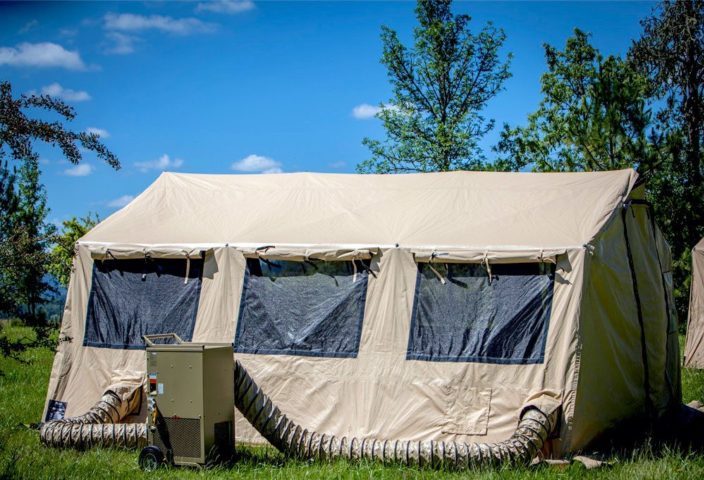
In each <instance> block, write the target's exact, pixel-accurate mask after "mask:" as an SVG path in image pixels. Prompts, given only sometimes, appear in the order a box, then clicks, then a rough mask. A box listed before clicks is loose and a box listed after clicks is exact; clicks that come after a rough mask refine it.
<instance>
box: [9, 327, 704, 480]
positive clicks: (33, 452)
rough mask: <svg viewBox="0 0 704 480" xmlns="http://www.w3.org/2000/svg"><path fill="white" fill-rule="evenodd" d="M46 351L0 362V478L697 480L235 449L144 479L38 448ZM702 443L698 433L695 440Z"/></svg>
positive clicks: (675, 474) (685, 467)
mask: <svg viewBox="0 0 704 480" xmlns="http://www.w3.org/2000/svg"><path fill="white" fill-rule="evenodd" d="M0 338H6V339H8V341H11V342H15V343H22V342H24V343H25V344H28V343H30V342H31V341H32V340H33V339H34V337H33V334H32V331H31V330H30V329H28V328H24V327H18V326H5V327H4V328H3V330H2V331H0ZM53 356H54V354H53V352H52V351H51V350H50V349H49V348H46V347H30V348H28V349H26V350H24V351H22V352H20V353H18V354H17V355H16V358H11V357H7V356H5V357H2V358H0V478H27V479H41V478H47V479H48V478H51V479H58V478H88V479H91V480H92V479H99V478H127V477H129V478H150V479H158V478H200V477H208V478H257V479H259V478H270V479H288V478H306V479H307V478H343V479H357V478H379V479H386V478H482V479H499V478H501V479H544V478H584V479H591V478H615V479H632V478H649V479H650V478H652V479H660V478H692V479H702V478H704V456H702V455H701V454H700V455H696V454H683V453H680V452H676V451H673V450H667V449H665V450H663V451H653V449H650V448H647V447H640V448H639V449H637V450H635V451H632V452H631V453H630V454H628V455H625V456H623V455H622V456H614V457H612V458H611V459H610V460H611V461H613V462H614V464H613V465H612V466H610V467H604V468H601V469H597V470H590V471H588V470H585V469H584V468H583V467H582V466H581V465H580V464H577V463H574V464H572V465H569V466H567V467H554V466H553V467H550V466H544V465H543V466H538V467H532V468H500V469H484V470H479V471H471V472H450V471H434V470H427V469H421V470H418V469H413V468H406V467H402V466H388V465H387V466H383V465H380V464H378V463H355V464H352V463H347V462H343V461H339V462H334V463H321V462H312V463H309V462H301V461H291V460H286V459H284V458H283V457H282V456H281V455H280V454H279V453H278V452H276V451H275V450H273V449H271V448H264V447H244V448H238V455H239V459H238V461H237V462H236V463H235V464H234V466H233V467H231V468H229V469H223V468H221V469H213V470H202V471H200V470H194V469H178V468H174V469H164V470H161V471H158V472H153V473H149V474H144V473H143V472H141V471H140V470H139V469H138V467H137V452H135V451H124V450H112V449H94V450H91V451H85V452H78V451H75V450H54V449H49V448H45V447H43V446H42V445H41V444H40V443H39V437H38V434H37V432H36V431H32V430H28V429H26V428H25V427H23V426H22V424H27V423H31V422H37V421H39V419H40V418H39V417H40V415H41V412H42V408H43V405H44V397H45V395H46V386H47V383H48V380H49V372H50V370H51V364H52V361H53ZM682 387H683V396H684V400H685V402H688V401H690V400H693V399H699V400H700V401H704V372H702V371H694V370H690V371H687V370H684V371H683V373H682ZM702 434H703V435H704V432H702Z"/></svg>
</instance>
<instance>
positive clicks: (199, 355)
mask: <svg viewBox="0 0 704 480" xmlns="http://www.w3.org/2000/svg"><path fill="white" fill-rule="evenodd" d="M160 339H172V340H173V341H174V342H175V343H169V344H166V343H155V341H157V340H160ZM144 340H145V342H146V344H147V376H148V382H149V392H148V397H147V398H148V406H149V414H148V417H147V441H148V444H149V446H147V447H146V448H144V449H143V450H142V452H141V453H140V458H139V464H140V466H141V467H142V468H143V469H145V470H152V469H154V468H157V467H158V466H159V465H161V464H162V463H167V464H171V465H191V466H202V465H205V464H209V463H215V462H219V461H222V460H226V459H228V458H230V457H231V455H232V452H233V450H234V431H233V428H234V379H233V374H234V361H233V356H232V345H230V344H209V343H187V342H183V341H182V340H181V339H180V338H179V337H178V336H177V335H175V334H164V335H146V336H144Z"/></svg>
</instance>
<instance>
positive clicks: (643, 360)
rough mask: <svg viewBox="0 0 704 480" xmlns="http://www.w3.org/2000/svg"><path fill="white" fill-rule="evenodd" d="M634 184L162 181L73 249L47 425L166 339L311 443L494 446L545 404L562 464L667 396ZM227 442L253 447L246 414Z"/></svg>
mask: <svg viewBox="0 0 704 480" xmlns="http://www.w3.org/2000/svg"><path fill="white" fill-rule="evenodd" d="M636 178H637V174H636V173H635V172H634V171H633V170H622V171H614V172H600V173H555V174H532V173H479V172H477V173H469V172H454V173H429V174H411V175H331V174H312V173H296V174H275V175H251V176H246V175H245V176H240V175H192V174H173V173H165V174H163V175H161V176H160V177H159V179H158V180H157V181H156V182H155V183H154V184H153V185H151V186H150V187H149V188H148V189H147V190H146V191H144V192H143V193H142V194H141V195H139V196H138V197H137V198H136V199H135V200H133V201H132V202H131V203H130V204H129V205H128V206H126V207H125V208H123V209H122V210H120V211H118V212H117V213H115V214H113V215H112V216H110V217H109V218H107V219H106V220H105V221H103V222H101V223H100V224H99V225H98V226H96V227H95V228H94V229H93V230H92V231H90V232H89V233H88V234H87V235H86V236H85V237H83V238H82V239H80V240H79V241H78V243H77V246H76V251H77V255H76V257H75V260H74V271H73V274H72V278H71V283H70V286H69V289H68V298H67V301H66V308H65V311H64V316H63V322H62V327H61V342H60V346H59V348H58V352H57V354H56V358H55V361H54V366H53V370H52V373H51V379H50V384H49V389H48V397H47V403H46V408H45V413H44V415H45V418H47V419H50V418H60V417H62V416H64V415H67V416H71V415H76V414H80V413H83V412H84V411H86V410H87V409H88V408H89V407H90V406H91V405H93V404H94V403H95V402H96V400H98V399H99V398H100V396H101V394H102V392H103V390H104V389H105V388H106V387H107V386H108V385H110V384H111V382H112V381H114V378H115V377H124V376H125V375H143V372H144V370H145V356H144V351H143V348H144V345H143V343H142V339H141V335H142V334H146V333H164V332H176V333H178V334H179V335H180V336H181V337H183V338H185V339H187V340H193V341H200V342H232V343H233V349H234V352H235V353H234V355H235V358H236V359H238V360H239V361H240V362H241V363H242V365H244V366H245V367H246V368H247V370H248V371H249V372H250V373H251V375H252V377H253V378H254V379H255V380H256V381H257V383H258V384H259V385H260V386H261V387H262V389H263V390H265V391H266V392H267V393H268V395H269V396H270V397H271V398H272V399H273V400H274V401H275V403H276V405H278V406H279V408H280V409H281V411H282V412H284V413H285V414H286V415H287V416H288V417H289V418H291V419H292V420H294V421H295V422H297V423H298V424H300V425H303V426H305V427H306V428H310V429H315V430H317V431H319V432H329V433H330V434H335V435H340V436H352V435H354V436H358V437H362V438H372V437H373V438H378V439H403V440H421V439H422V440H428V439H429V440H440V439H441V440H449V441H458V442H460V441H463V442H465V441H482V442H494V441H500V440H504V439H506V438H508V437H509V436H510V435H511V434H512V432H513V430H514V429H515V428H516V424H517V422H518V418H519V415H520V413H521V409H522V407H523V406H524V405H526V404H527V403H528V402H531V401H534V400H535V399H552V400H553V401H556V402H558V403H559V405H561V413H560V417H561V422H560V424H559V425H560V426H559V431H558V432H556V434H555V435H554V438H553V439H551V441H550V448H551V451H552V452H553V454H555V455H561V454H564V453H566V452H570V451H575V450H577V449H579V448H581V447H583V446H585V445H586V444H587V443H588V442H589V441H591V440H593V439H594V438H595V436H597V435H598V434H599V433H600V432H602V431H604V430H605V429H607V428H608V427H610V426H612V425H614V424H615V423H616V422H618V421H620V420H622V419H625V418H628V417H632V416H636V415H642V414H646V413H647V414H652V415H658V414H661V413H662V412H664V411H665V410H666V409H667V408H668V407H669V406H672V405H674V404H679V402H680V392H679V389H680V379H679V362H678V344H677V331H676V328H675V320H674V314H673V312H672V311H671V310H672V298H671V295H672V278H671V273H670V254H669V247H668V246H667V244H666V242H665V241H664V239H663V237H662V235H661V233H660V231H659V229H658V228H657V226H656V225H655V224H654V223H653V221H652V215H651V213H650V210H649V207H648V205H647V204H646V202H644V201H643V191H642V188H640V187H635V185H636ZM145 415H146V409H144V408H142V409H141V411H139V412H138V413H136V414H135V415H134V416H133V417H134V418H132V421H134V422H137V421H143V420H144V416H145ZM236 437H237V439H238V440H239V441H252V442H256V441H260V440H261V437H258V436H257V434H256V432H255V431H254V430H253V429H252V428H251V427H250V426H248V424H247V423H246V421H245V420H244V419H243V418H242V417H238V421H237V424H236ZM372 448H373V447H372Z"/></svg>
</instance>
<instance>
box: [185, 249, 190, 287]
mask: <svg viewBox="0 0 704 480" xmlns="http://www.w3.org/2000/svg"><path fill="white" fill-rule="evenodd" d="M183 253H185V254H186V276H185V277H184V279H183V284H184V285H188V276H189V275H190V273H191V252H188V251H186V250H184V251H183Z"/></svg>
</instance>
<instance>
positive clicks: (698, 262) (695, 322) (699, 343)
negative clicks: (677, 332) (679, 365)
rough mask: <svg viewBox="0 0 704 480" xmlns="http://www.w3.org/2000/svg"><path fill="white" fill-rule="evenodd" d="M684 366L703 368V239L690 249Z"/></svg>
mask: <svg viewBox="0 0 704 480" xmlns="http://www.w3.org/2000/svg"><path fill="white" fill-rule="evenodd" d="M684 366H685V367H689V368H704V239H702V240H700V241H699V243H697V244H696V245H695V246H694V248H693V249H692V284H691V286H690V290H689V319H688V320H687V340H686V342H685V346H684Z"/></svg>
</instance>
